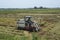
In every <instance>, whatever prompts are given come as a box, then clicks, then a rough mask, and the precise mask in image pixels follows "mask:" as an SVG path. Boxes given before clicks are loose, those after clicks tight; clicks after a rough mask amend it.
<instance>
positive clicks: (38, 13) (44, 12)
mask: <svg viewBox="0 0 60 40" xmlns="http://www.w3.org/2000/svg"><path fill="white" fill-rule="evenodd" d="M27 15H29V16H32V17H33V18H34V19H35V20H36V21H37V22H38V23H39V24H44V25H43V26H41V27H40V28H41V30H40V31H39V32H28V31H24V30H17V24H16V22H17V20H18V19H21V18H24V16H27ZM59 31H60V9H24V10H23V9H19V10H0V40H60V32H59Z"/></svg>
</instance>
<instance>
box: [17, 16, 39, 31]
mask: <svg viewBox="0 0 60 40" xmlns="http://www.w3.org/2000/svg"><path fill="white" fill-rule="evenodd" d="M17 27H18V30H27V31H39V27H38V24H37V23H36V21H35V22H34V21H32V16H25V17H24V19H19V20H18V21H17Z"/></svg>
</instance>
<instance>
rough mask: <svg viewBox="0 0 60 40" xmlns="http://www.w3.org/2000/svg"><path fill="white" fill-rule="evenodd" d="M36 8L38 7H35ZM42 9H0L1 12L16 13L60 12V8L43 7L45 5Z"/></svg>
mask: <svg viewBox="0 0 60 40" xmlns="http://www.w3.org/2000/svg"><path fill="white" fill-rule="evenodd" d="M34 8H36V7H34ZM40 8H41V9H33V8H29V9H18V8H17V9H12V8H11V9H0V14H16V13H38V14H47V13H50V14H59V13H60V9H42V8H43V7H40Z"/></svg>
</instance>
